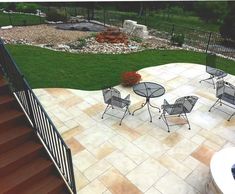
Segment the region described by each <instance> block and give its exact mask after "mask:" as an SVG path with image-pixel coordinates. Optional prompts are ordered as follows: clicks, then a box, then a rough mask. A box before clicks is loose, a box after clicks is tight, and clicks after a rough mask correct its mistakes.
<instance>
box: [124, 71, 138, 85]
mask: <svg viewBox="0 0 235 194" xmlns="http://www.w3.org/2000/svg"><path fill="white" fill-rule="evenodd" d="M140 79H141V75H140V74H138V73H137V72H135V71H130V72H125V73H123V74H122V85H123V86H133V85H135V84H137V83H139V81H140Z"/></svg>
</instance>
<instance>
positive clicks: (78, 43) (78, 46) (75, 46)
mask: <svg viewBox="0 0 235 194" xmlns="http://www.w3.org/2000/svg"><path fill="white" fill-rule="evenodd" d="M86 44H87V42H86V39H85V38H80V39H78V40H77V41H76V42H74V43H71V44H69V46H70V48H71V49H76V50H79V49H82V48H83V47H84V46H86Z"/></svg>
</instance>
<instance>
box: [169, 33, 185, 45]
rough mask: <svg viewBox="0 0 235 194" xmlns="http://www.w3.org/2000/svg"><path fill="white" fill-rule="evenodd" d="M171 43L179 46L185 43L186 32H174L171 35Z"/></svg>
mask: <svg viewBox="0 0 235 194" xmlns="http://www.w3.org/2000/svg"><path fill="white" fill-rule="evenodd" d="M171 43H172V44H174V45H177V46H182V45H183V44H184V34H173V35H172V37H171Z"/></svg>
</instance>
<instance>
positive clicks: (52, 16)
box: [46, 8, 68, 22]
mask: <svg viewBox="0 0 235 194" xmlns="http://www.w3.org/2000/svg"><path fill="white" fill-rule="evenodd" d="M46 15H47V16H46V19H47V21H54V22H58V21H66V20H67V19H68V15H67V13H66V12H65V10H59V9H54V8H53V9H50V10H49V11H48V12H47V13H46Z"/></svg>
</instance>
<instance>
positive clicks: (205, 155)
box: [191, 145, 214, 166]
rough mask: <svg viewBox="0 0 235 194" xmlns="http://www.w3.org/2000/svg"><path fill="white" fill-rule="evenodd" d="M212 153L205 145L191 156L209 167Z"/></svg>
mask: <svg viewBox="0 0 235 194" xmlns="http://www.w3.org/2000/svg"><path fill="white" fill-rule="evenodd" d="M213 154H214V151H213V150H212V149H210V148H208V147H207V146H205V145H202V146H200V147H199V148H198V149H197V150H195V151H194V152H193V153H192V154H191V156H192V157H194V158H195V159H197V160H198V161H200V162H202V163H204V164H205V165H207V166H209V165H210V160H211V157H212V156H213Z"/></svg>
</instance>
